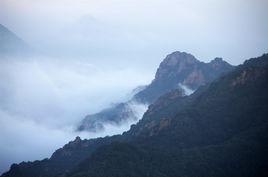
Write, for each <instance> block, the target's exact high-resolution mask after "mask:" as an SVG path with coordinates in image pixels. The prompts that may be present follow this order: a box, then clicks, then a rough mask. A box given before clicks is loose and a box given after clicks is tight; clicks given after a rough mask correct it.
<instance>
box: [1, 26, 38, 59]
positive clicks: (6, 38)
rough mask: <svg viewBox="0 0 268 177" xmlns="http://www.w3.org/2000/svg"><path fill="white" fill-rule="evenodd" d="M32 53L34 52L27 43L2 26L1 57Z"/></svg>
mask: <svg viewBox="0 0 268 177" xmlns="http://www.w3.org/2000/svg"><path fill="white" fill-rule="evenodd" d="M31 52H33V50H32V49H31V48H30V47H29V45H28V44H26V42H25V41H23V40H22V39H21V38H19V37H18V36H17V35H16V34H14V33H13V32H11V31H10V30H9V29H7V28H6V27H5V26H3V25H1V24H0V56H20V55H29V54H30V53H31Z"/></svg>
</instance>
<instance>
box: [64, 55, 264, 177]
mask: <svg viewBox="0 0 268 177" xmlns="http://www.w3.org/2000/svg"><path fill="white" fill-rule="evenodd" d="M267 90H268V55H263V56H262V57H260V58H256V59H251V60H249V61H246V62H245V64H244V65H241V66H239V67H238V68H237V69H236V70H234V71H233V72H231V73H230V74H227V75H225V76H223V77H221V78H219V79H218V80H216V81H214V82H212V83H211V84H208V85H206V86H204V87H202V88H200V89H198V91H197V92H196V93H194V94H193V95H191V96H189V97H183V98H182V97H179V96H178V97H177V98H176V92H173V94H174V97H171V95H172V93H169V94H168V95H166V96H168V98H172V99H165V97H166V96H163V98H161V99H159V100H158V102H157V103H155V104H153V105H151V106H150V108H149V110H148V111H147V112H146V114H145V115H144V117H143V119H142V120H141V121H140V122H139V123H138V124H137V125H135V126H133V127H132V128H131V130H130V131H128V132H126V133H125V134H124V136H129V139H131V141H129V142H128V143H127V144H126V143H122V142H121V143H120V142H115V143H112V144H111V145H106V146H104V147H102V148H99V149H98V150H97V151H95V152H94V153H93V154H92V156H91V157H89V158H88V159H87V160H85V161H83V162H82V163H81V164H80V165H79V166H78V167H77V168H76V170H74V171H73V172H71V173H70V174H69V175H68V176H70V177H80V176H91V177H92V176H93V177H94V176H98V177H99V176H117V177H118V176H122V177H123V176H133V177H134V176H154V177H156V176H159V177H162V176H167V177H172V176H174V177H177V176H195V177H196V176H222V177H223V176H234V177H237V176H243V177H244V176H248V177H250V176H252V177H253V176H267V175H268V173H267V169H268V168H267V167H268V143H267V142H268V120H267V117H268V94H267Z"/></svg>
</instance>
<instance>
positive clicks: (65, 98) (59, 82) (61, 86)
mask: <svg viewBox="0 0 268 177" xmlns="http://www.w3.org/2000/svg"><path fill="white" fill-rule="evenodd" d="M151 77H152V76H151V75H150V74H148V73H146V72H144V71H141V70H138V69H137V68H131V67H129V68H116V67H115V66H113V67H107V66H105V68H104V67H100V66H96V65H94V64H92V63H90V62H89V60H85V59H84V60H82V59H79V60H78V59H68V60H63V59H58V58H45V57H42V58H32V59H29V58H28V59H25V58H16V59H15V58H12V59H4V60H1V61H0V79H1V82H0V96H1V101H0V133H1V137H2V139H1V141H0V156H1V159H0V164H1V168H0V172H3V171H5V170H7V169H8V167H9V166H10V164H12V163H18V162H21V161H29V160H36V159H42V158H46V157H50V155H51V154H52V152H53V151H54V150H55V149H57V148H59V147H61V146H62V145H64V144H65V143H67V142H68V141H70V140H73V139H74V137H75V136H77V135H79V136H81V137H82V138H94V137H99V136H106V135H113V134H118V133H122V132H123V131H126V130H127V129H128V128H129V127H130V124H132V123H134V122H128V123H127V124H124V125H122V126H120V127H115V126H114V125H106V127H105V128H106V129H105V132H101V133H99V134H96V133H86V132H75V131H74V126H76V125H77V124H78V122H80V121H81V119H82V118H83V117H84V116H85V115H87V114H89V113H95V112H97V111H99V110H101V109H103V108H105V107H108V106H109V104H111V103H112V102H119V101H125V100H128V99H129V98H128V97H127V95H129V93H130V92H131V90H132V89H133V88H135V87H136V86H138V85H144V84H147V83H148V82H149V81H150V80H151ZM137 110H140V109H137ZM143 112H144V110H143V111H139V113H141V114H142V113H143Z"/></svg>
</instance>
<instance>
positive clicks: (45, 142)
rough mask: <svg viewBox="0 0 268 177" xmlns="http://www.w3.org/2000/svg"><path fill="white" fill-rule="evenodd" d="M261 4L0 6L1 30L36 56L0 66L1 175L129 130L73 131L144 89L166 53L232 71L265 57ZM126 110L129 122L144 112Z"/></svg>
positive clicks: (149, 0)
mask: <svg viewBox="0 0 268 177" xmlns="http://www.w3.org/2000/svg"><path fill="white" fill-rule="evenodd" d="M267 2H268V1H266V0H220V1H212V0H204V1H197V0H168V1H167V0H146V1H133V0H109V1H106V0H90V1H85V0H77V1H71V0H58V1H52V0H38V1H37V0H19V1H18V0H1V1H0V24H3V25H4V26H6V27H7V28H8V29H9V30H10V31H12V32H14V33H15V34H16V35H17V36H18V37H19V38H21V39H22V40H23V41H24V42H25V43H27V44H28V45H29V46H30V47H31V48H32V49H34V51H35V55H36V56H30V57H19V56H16V57H8V58H2V57H1V58H0V79H1V82H0V97H1V100H0V134H1V141H0V157H1V158H0V164H1V166H0V173H1V172H3V171H6V170H7V169H8V167H9V165H11V163H18V162H21V161H29V160H36V159H43V158H47V157H50V156H51V154H52V153H53V152H54V151H55V150H56V149H57V148H59V147H61V146H62V145H64V144H66V143H67V142H68V141H70V140H73V139H74V138H75V137H76V136H78V135H79V136H81V138H87V139H89V138H94V137H100V136H106V135H113V134H120V133H122V132H123V131H126V130H128V129H129V127H130V125H131V124H133V123H136V121H138V120H136V119H135V120H131V119H130V120H131V121H129V122H126V123H125V124H123V125H120V126H114V125H110V124H106V125H105V131H103V132H100V133H88V132H75V131H74V129H75V127H76V125H77V124H78V123H79V122H80V121H81V120H82V119H83V118H84V116H86V115H88V114H93V113H97V112H98V111H100V110H102V109H104V108H107V107H109V106H110V105H111V104H113V103H118V102H124V101H128V100H129V99H130V98H131V96H132V94H131V93H132V90H133V89H134V88H137V87H138V86H142V85H147V84H149V83H150V82H151V80H152V79H153V77H154V73H155V71H156V69H157V67H158V65H159V64H160V62H161V61H162V60H163V59H164V58H165V56H166V55H167V54H169V53H171V52H174V51H185V52H188V53H191V54H193V55H194V56H196V58H198V59H199V60H201V61H204V62H208V61H210V60H212V59H213V58H214V57H216V56H218V57H222V58H223V59H224V60H226V61H227V62H229V63H231V64H235V65H236V64H240V63H242V62H243V61H244V60H245V59H247V58H250V57H255V56H259V55H261V54H263V53H265V52H267V50H268V48H267V46H268V35H267V31H268V22H267V17H268V11H267V6H268V3H267ZM180 87H181V88H182V89H183V90H184V91H185V94H186V95H190V94H191V93H193V90H190V89H189V88H187V87H186V86H184V85H180ZM130 106H131V108H132V109H133V110H135V111H136V114H137V115H138V118H141V116H142V114H143V113H144V111H145V110H146V108H147V105H137V104H134V103H133V105H130Z"/></svg>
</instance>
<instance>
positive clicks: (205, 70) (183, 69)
mask: <svg viewBox="0 0 268 177" xmlns="http://www.w3.org/2000/svg"><path fill="white" fill-rule="evenodd" d="M233 68H234V67H233V66H232V65H230V64H229V63H227V62H226V61H223V60H222V59H221V58H215V59H214V60H212V61H211V62H209V63H204V62H201V61H199V60H197V59H196V58H195V57H194V56H193V55H191V54H188V53H185V52H178V51H177V52H173V53H171V54H169V55H168V56H167V57H166V58H165V59H164V60H163V62H162V63H161V64H160V66H159V68H158V69H157V72H156V75H155V78H154V80H153V81H152V82H151V83H150V84H149V85H148V86H147V87H142V89H140V88H139V91H138V92H137V93H136V94H135V95H134V96H133V98H132V99H131V100H130V101H128V102H126V103H119V104H117V105H115V106H113V107H110V108H108V109H104V110H102V111H100V112H98V113H96V114H91V115H87V116H86V117H85V118H84V119H83V120H82V121H81V123H80V125H79V126H78V130H79V131H84V130H86V131H93V132H96V131H101V130H103V129H104V125H105V124H107V123H108V124H112V125H121V124H124V123H125V122H129V121H132V122H133V123H135V122H136V121H137V120H138V119H139V118H140V117H139V116H137V110H136V109H135V108H137V106H134V107H133V105H140V106H139V107H141V105H145V106H147V105H148V104H151V103H153V102H154V101H155V100H156V99H157V98H159V97H160V96H161V95H163V94H165V93H167V92H169V91H171V90H173V89H178V88H181V89H182V90H184V93H183V94H182V95H181V96H183V95H187V94H190V93H192V92H193V91H194V90H196V89H197V88H198V87H199V86H201V85H204V84H206V83H209V82H211V81H212V80H214V79H215V78H217V77H219V76H220V75H222V74H224V73H226V72H229V71H230V70H232V69H233ZM130 105H132V106H130ZM144 111H145V109H144Z"/></svg>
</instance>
